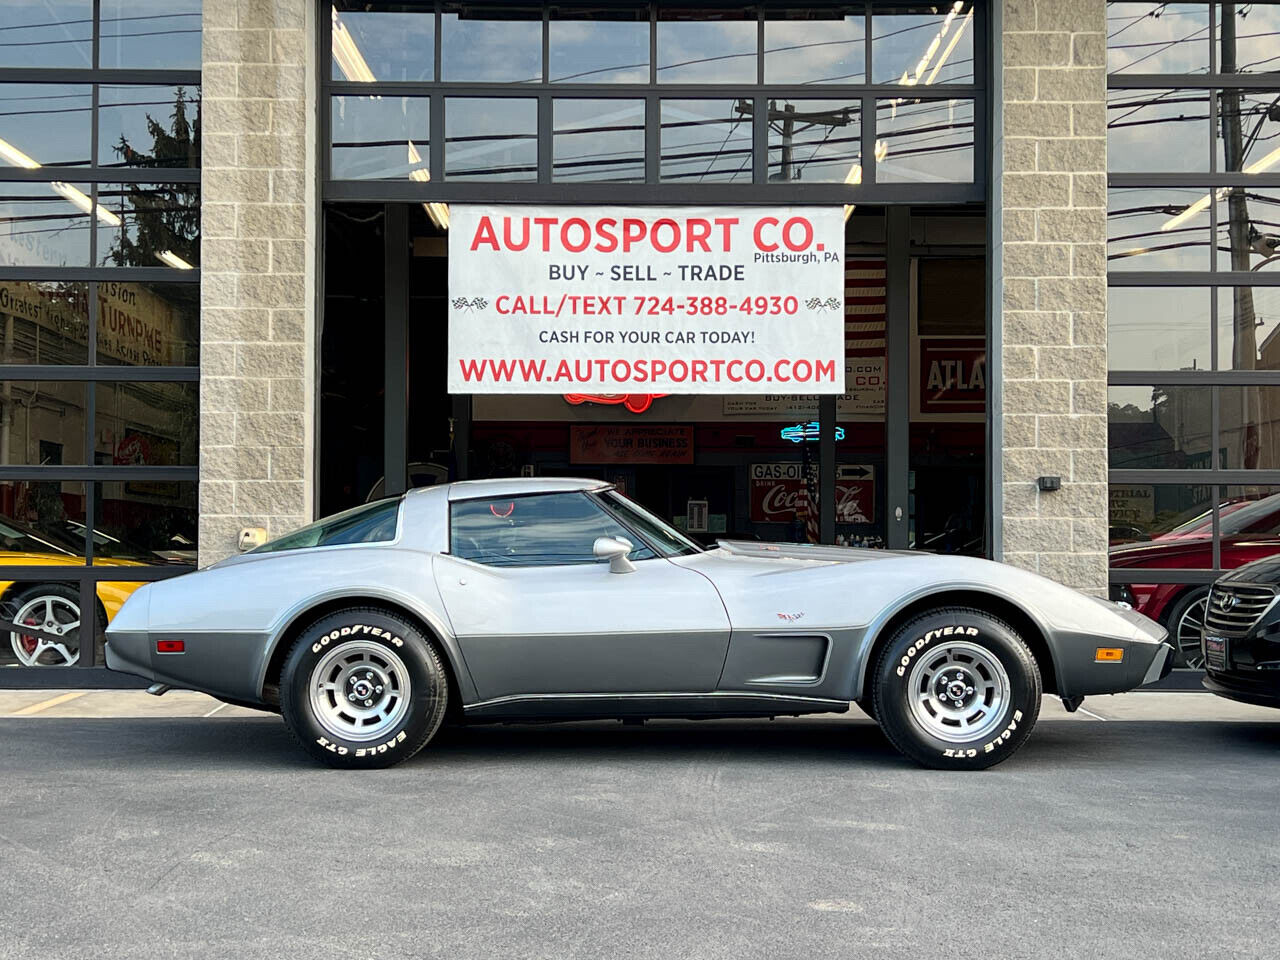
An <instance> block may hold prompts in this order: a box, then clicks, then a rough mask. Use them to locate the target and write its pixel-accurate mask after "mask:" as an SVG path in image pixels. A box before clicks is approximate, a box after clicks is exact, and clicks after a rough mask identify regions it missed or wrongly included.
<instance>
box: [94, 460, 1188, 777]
mask: <svg viewBox="0 0 1280 960" xmlns="http://www.w3.org/2000/svg"><path fill="white" fill-rule="evenodd" d="M1164 639H1165V631H1164V629H1163V628H1161V627H1160V626H1159V625H1157V624H1156V623H1154V622H1152V621H1151V620H1148V619H1147V618H1146V617H1143V616H1141V615H1140V614H1137V613H1134V612H1133V611H1131V610H1128V609H1126V608H1124V607H1121V606H1117V605H1115V604H1112V603H1108V602H1105V601H1102V600H1097V599H1094V598H1092V597H1086V596H1084V595H1082V594H1079V593H1076V592H1074V591H1072V590H1069V589H1067V588H1066V587H1062V586H1060V585H1058V584H1056V583H1053V582H1051V581H1049V580H1046V579H1044V578H1043V577H1039V576H1037V575H1035V574H1032V573H1028V572H1026V571H1023V570H1019V569H1015V568H1013V567H1007V566H1003V565H1001V564H998V563H992V562H990V561H986V560H977V559H973V558H968V557H956V556H935V555H931V554H922V553H891V552H885V551H876V550H863V549H851V548H844V547H819V546H808V545H792V544H772V543H754V542H752V543H748V542H741V541H721V542H720V543H719V544H718V546H716V547H715V548H714V549H710V550H707V549H703V548H702V547H699V546H698V545H697V544H695V543H693V542H692V541H690V540H689V539H687V538H686V537H685V536H684V535H683V534H682V533H680V532H679V531H678V530H676V529H674V528H672V527H671V526H669V525H668V524H666V523H665V522H663V521H662V520H660V519H658V518H657V517H655V516H653V515H652V514H650V513H648V512H647V511H646V510H644V509H643V508H641V507H640V506H638V505H637V504H635V503H633V502H632V501H630V500H628V499H627V498H625V497H624V496H622V495H621V494H619V493H618V492H617V491H616V490H614V489H613V488H612V487H611V486H609V485H608V484H604V483H600V482H598V481H592V480H573V479H536V480H534V479H519V480H516V479H513V480H479V481H467V482H461V483H452V484H446V485H442V486H435V487H428V488H425V489H421V490H414V491H412V492H410V493H409V494H407V495H405V496H403V497H398V498H392V499H387V500H380V501H377V502H374V503H371V504H366V505H364V506H360V507H357V508H355V509H354V510H349V511H347V512H346V513H341V514H338V515H336V516H333V517H329V518H327V519H325V520H321V521H319V522H318V523H315V524H312V525H311V526H309V527H305V528H303V529H301V530H298V531H296V532H294V533H291V534H289V535H287V536H284V537H281V538H280V539H278V540H275V541H272V542H271V543H268V544H266V545H265V546H262V547H259V548H258V549H256V550H253V551H250V552H249V553H246V554H243V555H241V556H237V557H233V558H231V559H229V560H224V561H222V562H221V563H218V564H214V565H213V566H211V567H208V568H207V569H204V570H201V571H199V572H196V573H192V574H189V575H186V576H183V577H178V578H175V579H173V580H165V581H161V582H158V583H153V584H150V585H148V586H144V587H142V588H141V589H139V590H138V591H137V592H135V593H134V594H133V596H132V597H131V598H130V599H129V600H128V602H126V603H125V605H124V607H123V608H122V609H121V610H120V612H119V613H118V614H117V615H116V616H115V618H114V620H113V621H112V623H111V626H110V627H109V629H108V630H107V647H106V656H107V663H108V665H109V666H110V667H111V668H112V669H114V670H121V671H124V672H127V673H132V674H137V675H139V676H142V677H145V678H147V679H149V680H152V681H154V682H155V684H156V685H157V686H156V687H155V688H153V689H154V690H156V691H162V690H163V689H164V688H165V687H168V686H174V687H181V688H187V689H194V690H203V691H205V692H207V693H210V694H212V695H214V696H215V697H219V698H221V699H223V700H226V701H228V702H231V703H238V704H245V705H250V706H255V707H261V708H264V709H269V710H279V711H280V713H281V714H283V716H284V719H285V722H286V723H287V724H288V727H289V729H290V730H291V731H292V732H293V734H294V736H295V737H296V738H297V740H298V742H299V743H300V744H301V745H302V747H303V749H305V750H306V751H307V752H309V753H310V754H312V755H313V756H315V757H317V758H318V759H320V760H322V761H325V762H327V763H329V764H332V765H334V766H341V767H376V766H386V765H389V764H392V763H395V762H397V761H400V760H404V759H407V758H408V757H411V756H413V755H414V754H415V753H417V752H418V751H419V750H420V749H422V747H424V746H425V745H426V744H427V743H428V742H429V741H430V740H431V738H432V737H433V736H434V735H435V733H436V731H437V730H438V729H439V727H440V725H441V723H442V722H443V721H444V720H445V719H446V718H454V719H456V720H457V721H459V722H465V723H474V722H492V721H519V720H576V719H588V718H621V719H643V718H655V717H688V718H702V717H763V716H777V715H784V714H786V715H791V714H802V713H821V712H833V713H840V712H844V711H847V710H848V709H849V705H850V703H851V702H856V703H857V704H859V706H861V707H862V709H863V710H865V711H866V712H867V713H868V714H870V715H871V716H873V717H874V718H875V719H876V720H877V721H878V722H879V724H880V726H881V727H882V728H883V730H884V732H885V734H886V735H887V736H888V738H889V739H890V740H891V741H892V742H893V743H894V745H896V746H897V747H898V748H899V749H900V750H901V751H902V752H903V753H904V754H906V755H907V756H909V757H911V758H913V759H915V760H917V761H918V762H920V763H922V764H925V765H926V766H930V767H942V768H962V769H976V768H981V767H988V766H991V765H992V764H995V763H998V762H999V761H1001V760H1003V759H1004V758H1006V757H1008V756H1009V755H1010V754H1012V753H1013V751H1014V750H1015V749H1017V747H1018V746H1019V745H1020V744H1021V743H1022V742H1023V740H1025V739H1026V737H1027V735H1028V734H1029V733H1030V731H1031V728H1032V726H1034V724H1035V721H1036V717H1037V716H1038V714H1039V712H1040V699H1041V694H1042V692H1043V691H1049V692H1052V693H1056V694H1057V695H1058V696H1060V697H1062V698H1063V701H1064V702H1065V703H1066V704H1067V706H1068V708H1069V709H1074V708H1075V707H1076V706H1078V705H1079V703H1080V700H1081V699H1082V698H1083V697H1084V696H1086V695H1088V694H1097V693H1113V692H1118V691H1122V690H1129V689H1131V688H1133V687H1136V686H1138V685H1139V684H1142V683H1146V682H1150V681H1152V680H1155V679H1157V678H1159V677H1162V676H1164V675H1165V674H1167V673H1168V671H1169V667H1170V664H1171V652H1172V650H1171V648H1170V646H1169V645H1168V644H1166V643H1165V642H1164Z"/></svg>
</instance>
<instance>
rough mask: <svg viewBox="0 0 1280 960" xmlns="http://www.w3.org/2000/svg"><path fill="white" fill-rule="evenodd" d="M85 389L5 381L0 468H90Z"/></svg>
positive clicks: (0, 402) (0, 388) (0, 396)
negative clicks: (11, 466) (61, 466)
mask: <svg viewBox="0 0 1280 960" xmlns="http://www.w3.org/2000/svg"><path fill="white" fill-rule="evenodd" d="M84 407H85V385H84V384H83V383H73V382H64V381H29V380H0V425H5V426H7V428H8V429H7V430H5V429H0V465H10V464H13V465H17V466H33V465H39V464H45V465H56V464H63V463H66V464H87V463H88V462H89V461H88V460H86V459H85V451H84V440H85V432H84V415H85V414H84Z"/></svg>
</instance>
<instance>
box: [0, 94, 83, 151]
mask: <svg viewBox="0 0 1280 960" xmlns="http://www.w3.org/2000/svg"><path fill="white" fill-rule="evenodd" d="M92 113H93V88H92V87H90V86H89V85H88V84H65V83H59V84H53V83H0V164H3V166H0V170H3V169H5V168H6V167H10V168H16V169H19V170H22V169H26V170H38V169H40V168H41V167H85V166H88V165H89V154H90V152H91V151H90V147H89V137H90V132H91V130H92V124H91V122H90V119H91V117H92Z"/></svg>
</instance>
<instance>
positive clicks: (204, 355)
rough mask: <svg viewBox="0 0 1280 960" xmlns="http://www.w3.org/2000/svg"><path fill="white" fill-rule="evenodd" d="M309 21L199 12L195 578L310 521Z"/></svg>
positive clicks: (308, 11) (273, 12) (306, 1)
mask: <svg viewBox="0 0 1280 960" xmlns="http://www.w3.org/2000/svg"><path fill="white" fill-rule="evenodd" d="M315 8H316V4H315V3H314V0H214V2H206V3H205V4H204V14H203V17H204V54H203V67H202V70H203V74H202V81H203V104H202V114H201V119H202V124H203V127H202V141H203V156H202V162H203V173H202V177H201V183H202V197H201V200H202V214H201V232H202V239H201V327H202V329H201V334H202V336H201V348H200V367H201V383H200V389H201V397H200V562H201V564H207V563H212V562H214V561H216V560H219V559H221V558H223V557H225V556H227V555H229V554H231V553H233V552H235V549H236V540H237V536H238V534H239V531H240V529H241V528H242V527H246V526H262V527H266V528H267V531H268V534H269V536H273V537H274V536H278V535H279V534H282V533H285V532H287V531H289V530H290V529H293V528H295V527H297V526H300V525H301V524H304V523H307V522H309V521H310V519H311V503H312V495H311V485H312V450H313V426H312V425H313V422H314V416H313V410H312V407H313V395H314V390H313V383H314V374H313V363H312V357H313V356H314V344H313V341H314V328H315V324H314V318H315V297H316V292H315V291H316V287H317V284H316V278H315V267H314V262H315V257H314V251H315V242H316V241H315V222H316V211H317V209H318V203H317V201H316V199H315V169H314V168H315V159H314V158H315V152H316V151H315V142H316V139H315V138H316V126H315V102H314V100H315V97H314V95H313V93H312V91H313V90H314V88H315V84H314V78H313V76H312V74H311V71H312V70H313V69H314V65H313V64H312V61H314V59H315V58H314V55H313V54H312V50H313V48H314V45H315V32H314V31H315Z"/></svg>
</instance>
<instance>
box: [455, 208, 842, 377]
mask: <svg viewBox="0 0 1280 960" xmlns="http://www.w3.org/2000/svg"><path fill="white" fill-rule="evenodd" d="M450 211H451V224H450V230H449V390H450V392H451V393H559V394H579V395H581V394H588V395H590V394H592V393H597V394H599V393H608V394H668V393H682V394H696V393H736V394H780V393H795V394H819V393H823V394H825V393H836V394H838V393H843V392H844V389H845V383H844V380H845V376H844V374H845V370H844V367H845V358H844V319H845V308H844V214H843V211H842V209H841V208H840V207H838V206H832V207H578V206H548V207H530V206H482V205H467V204H454V205H452V206H451V208H450Z"/></svg>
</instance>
